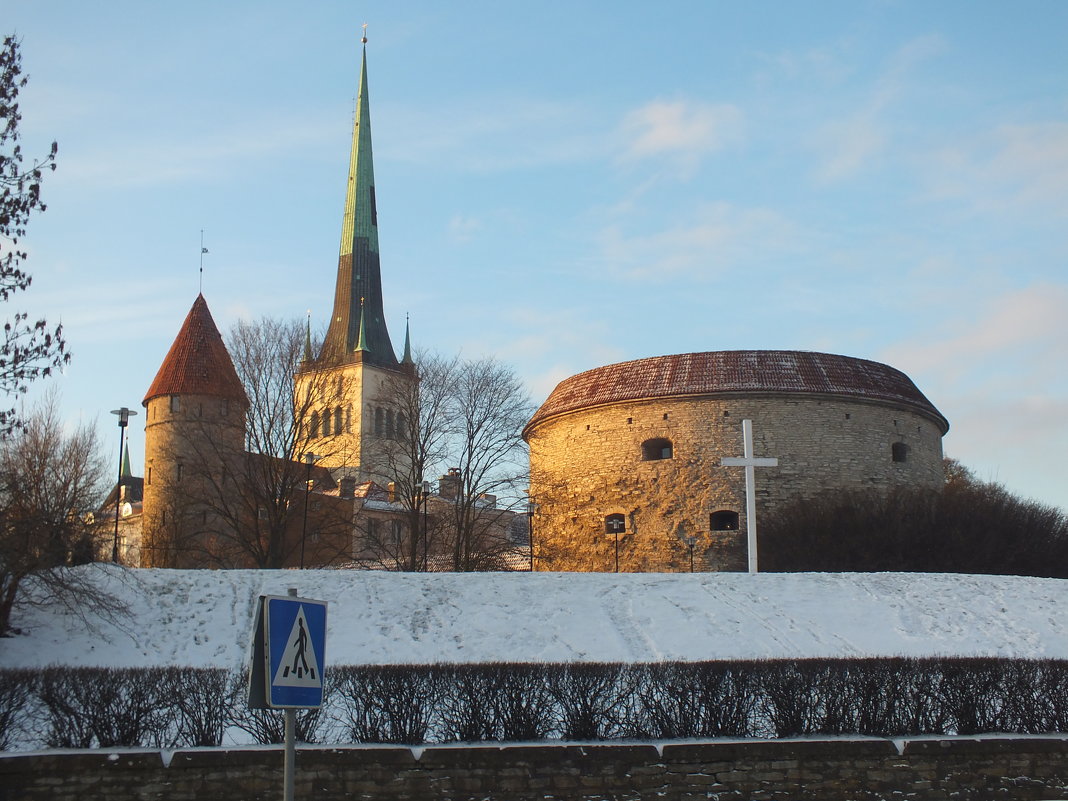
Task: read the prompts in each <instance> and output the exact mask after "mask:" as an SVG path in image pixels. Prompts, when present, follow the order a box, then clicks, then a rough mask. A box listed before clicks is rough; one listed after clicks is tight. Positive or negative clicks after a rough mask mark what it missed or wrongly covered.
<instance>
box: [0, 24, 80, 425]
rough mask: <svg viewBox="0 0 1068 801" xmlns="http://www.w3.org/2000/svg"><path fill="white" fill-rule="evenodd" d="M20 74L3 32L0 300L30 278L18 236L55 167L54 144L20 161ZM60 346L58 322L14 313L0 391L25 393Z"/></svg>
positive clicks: (0, 363)
mask: <svg viewBox="0 0 1068 801" xmlns="http://www.w3.org/2000/svg"><path fill="white" fill-rule="evenodd" d="M21 73H22V56H21V55H20V53H19V42H18V40H17V39H16V38H15V37H14V36H6V37H4V43H3V47H0V301H6V300H9V299H10V298H11V296H12V295H14V294H15V293H16V292H22V291H24V290H26V289H27V288H29V286H30V282H31V281H32V280H33V279H32V276H30V274H29V273H27V272H25V271H24V270H23V269H22V268H21V264H22V262H23V261H25V259H26V252H25V251H24V250H20V249H19V239H21V238H22V237H23V236H24V235H25V234H26V223H27V222H28V220H29V218H30V214H31V213H33V212H35V211H44V210H45V204H44V203H42V202H41V179H42V178H43V176H44V171H45V170H55V168H56V149H57V147H56V143H55V142H53V143H52V149H51V151H50V152H49V154H48V155H47V156H45V157H44V158H43V159H39V160H35V161H33V163H32V164H30V165H28V166H27V165H25V164H23V155H22V148H21V146H20V145H19V128H18V125H19V121H20V120H21V119H22V115H21V114H20V113H19V104H18V96H19V90H20V89H22V88H23V87H24V86H25V85H26V78H25V77H22V76H21ZM4 251H6V252H4ZM66 347H67V346H66V342H65V341H64V339H63V327H62V326H56V328H54V329H50V328H49V326H48V324H47V323H46V322H45V320H44V319H39V320H37V321H36V322H33V323H31V322H29V316H28V315H27V314H26V313H25V312H16V313H15V314H14V316H13V317H12V318H11V319H9V320H8V321H7V323H6V324H5V325H4V332H3V338H2V340H0V392H3V393H4V394H5V395H8V396H11V395H14V394H17V393H20V392H25V391H26V388H27V386H28V385H29V383H30V382H32V381H34V380H35V379H37V378H40V377H42V376H46V375H49V374H50V373H51V372H52V370H53V369H55V368H57V367H61V366H62V365H64V364H66V363H67V362H68V361H70V355H69V354H68V353H67V352H66ZM14 425H15V411H14V409H3V410H0V433H3V432H6V431H10V430H11V428H12V427H13V426H14Z"/></svg>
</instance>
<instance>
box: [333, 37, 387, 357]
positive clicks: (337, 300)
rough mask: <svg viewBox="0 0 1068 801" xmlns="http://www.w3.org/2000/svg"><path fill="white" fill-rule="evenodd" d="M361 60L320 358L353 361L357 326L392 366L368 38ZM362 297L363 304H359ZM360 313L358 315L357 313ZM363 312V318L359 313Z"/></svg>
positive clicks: (368, 348)
mask: <svg viewBox="0 0 1068 801" xmlns="http://www.w3.org/2000/svg"><path fill="white" fill-rule="evenodd" d="M363 42H364V47H363V53H362V58H361V64H360V89H359V95H358V97H357V99H356V119H355V124H354V125H353V129H352V151H351V154H350V156H349V176H348V189H347V191H346V194H345V214H344V217H343V218H342V223H341V251H340V254H339V256H338V268H337V286H336V289H335V292H334V312H333V314H332V315H331V318H330V326H329V328H328V329H327V332H326V339H325V340H324V342H323V350H322V353H321V354H320V357H319V359H320V363H321V364H323V363H325V364H339V363H344V362H346V361H351V359H352V358H353V357H352V354H353V353H354V352H355V351H356V350H357V349H358V348H357V341H358V340H359V339H360V337H361V334H360V330H361V327H363V326H364V325H365V326H366V330H365V332H364V334H363V336H364V337H365V339H364V346H365V349H366V351H368V352H369V353H370V354H373V357H371V358H370V359H369V361H371V362H372V363H374V364H377V365H379V366H382V367H396V366H397V357H396V355H395V354H394V352H393V345H392V343H391V342H390V339H389V331H388V329H387V328H386V321H385V314H384V312H383V310H382V271H381V266H380V263H379V255H378V208H377V206H376V203H375V173H374V165H373V163H372V159H371V107H370V100H369V96H368V92H367V46H366V42H367V39H366V37H365V38H364V39H363ZM361 299H366V307H365V308H362V309H361V308H360V307H359V306H358V304H360V303H361ZM358 315H359V316H358ZM364 317H366V323H364V321H363V318H364Z"/></svg>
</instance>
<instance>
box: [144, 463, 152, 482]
mask: <svg viewBox="0 0 1068 801" xmlns="http://www.w3.org/2000/svg"><path fill="white" fill-rule="evenodd" d="M145 483H146V484H148V485H149V486H151V485H152V468H151V467H150V468H148V471H147V472H146V475H145Z"/></svg>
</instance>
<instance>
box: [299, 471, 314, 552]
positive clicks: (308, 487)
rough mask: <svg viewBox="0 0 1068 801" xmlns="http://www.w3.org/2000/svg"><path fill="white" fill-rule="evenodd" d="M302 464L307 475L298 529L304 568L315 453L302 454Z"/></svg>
mask: <svg viewBox="0 0 1068 801" xmlns="http://www.w3.org/2000/svg"><path fill="white" fill-rule="evenodd" d="M304 464H306V465H307V466H308V471H307V475H306V476H305V479H304V526H303V528H301V530H300V569H301V570H303V569H304V540H306V539H307V537H308V503H309V498H310V497H311V485H312V477H311V469H312V465H313V464H315V454H314V453H311V452H310V451H309V452H308V453H306V454H304Z"/></svg>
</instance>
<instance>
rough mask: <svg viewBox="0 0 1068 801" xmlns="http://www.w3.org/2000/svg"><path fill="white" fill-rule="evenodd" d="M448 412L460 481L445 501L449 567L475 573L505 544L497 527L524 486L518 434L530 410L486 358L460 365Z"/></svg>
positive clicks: (509, 375) (517, 387) (516, 384)
mask: <svg viewBox="0 0 1068 801" xmlns="http://www.w3.org/2000/svg"><path fill="white" fill-rule="evenodd" d="M452 413H453V415H454V419H455V426H454V427H455V434H454V435H453V437H452V438H451V439H452V453H451V455H450V456H451V460H452V465H454V466H455V468H456V469H457V470H458V472H459V480H460V491H459V492H457V493H456V496H455V497H454V498H452V499H451V500H452V523H453V536H454V540H453V543H452V556H453V569H454V570H479V569H484V568H485V567H488V566H490V565H488V564H487V563H486V560H490V561H492V562H495V561H496V560H497V559H498V558H499V557H500V555H501V551H503V550H506V549H507V547H508V545H509V544H508V542H507V539H506V538H503V537H502V536H501V531H500V528H501V523H502V521H503V519H504V518H505V517H506V515H505V514H503V512H504V511H505V507H506V506H508V505H511V504H513V503H517V502H518V500H519V497H520V495H521V488H522V487H524V486H526V484H527V483H528V476H529V468H528V459H527V452H526V443H525V442H524V441H523V436H522V431H523V426H524V425H526V422H527V421H528V420H529V419H530V415H531V414H532V413H533V407H532V405H531V402H530V398H529V396H528V395H527V393H526V391H525V390H524V389H523V386H522V384H521V383H520V381H519V379H518V378H517V377H516V374H515V372H514V371H513V370H512V368H510V367H508V366H506V365H504V364H501V363H500V362H498V361H497V360H496V359H489V358H487V359H479V360H477V361H471V362H463V363H462V364H461V366H460V369H459V371H458V373H457V376H456V381H455V387H454V395H453V408H452ZM509 517H510V516H509Z"/></svg>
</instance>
